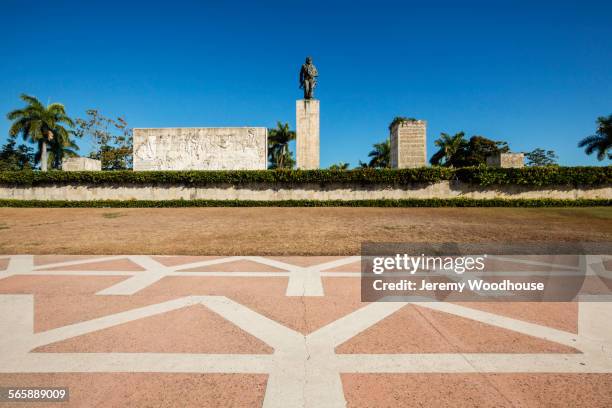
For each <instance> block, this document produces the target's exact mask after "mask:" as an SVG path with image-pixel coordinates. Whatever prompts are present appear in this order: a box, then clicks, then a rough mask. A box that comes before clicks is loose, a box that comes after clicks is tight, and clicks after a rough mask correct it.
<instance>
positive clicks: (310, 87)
mask: <svg viewBox="0 0 612 408" xmlns="http://www.w3.org/2000/svg"><path fill="white" fill-rule="evenodd" d="M318 76H319V72H317V67H315V66H314V64H313V63H312V58H310V57H306V63H304V64H302V69H301V70H300V88H302V89H304V99H312V98H314V89H315V87H316V86H317V77H318Z"/></svg>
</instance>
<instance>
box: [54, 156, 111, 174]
mask: <svg viewBox="0 0 612 408" xmlns="http://www.w3.org/2000/svg"><path fill="white" fill-rule="evenodd" d="M62 170H64V171H100V170H102V162H101V161H100V160H95V159H90V158H89V157H66V158H65V159H64V160H63V162H62Z"/></svg>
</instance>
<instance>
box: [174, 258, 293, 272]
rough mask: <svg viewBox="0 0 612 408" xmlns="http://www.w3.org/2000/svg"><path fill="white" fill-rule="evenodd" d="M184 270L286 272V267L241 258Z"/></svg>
mask: <svg viewBox="0 0 612 408" xmlns="http://www.w3.org/2000/svg"><path fill="white" fill-rule="evenodd" d="M182 271H183V272H242V271H245V272H286V270H285V269H281V268H277V267H274V266H270V265H264V264H262V263H259V262H255V261H249V260H240V261H233V262H227V263H222V264H214V265H208V266H198V267H195V268H191V269H183V270H182Z"/></svg>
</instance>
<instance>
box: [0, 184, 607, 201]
mask: <svg viewBox="0 0 612 408" xmlns="http://www.w3.org/2000/svg"><path fill="white" fill-rule="evenodd" d="M432 198H434V199H444V198H472V199H495V198H501V199H542V198H548V199H565V200H573V199H612V185H605V186H585V187H567V186H546V187H533V186H518V185H501V186H488V187H482V186H475V185H471V184H467V183H463V182H458V181H440V182H437V183H434V184H413V185H410V186H396V187H389V186H383V185H358V184H346V183H344V184H340V183H338V184H334V183H331V184H326V185H323V186H322V185H320V184H316V183H312V184H298V185H293V186H290V185H287V184H272V183H247V184H242V185H240V186H233V185H229V184H217V185H208V186H204V187H193V186H178V185H159V184H155V185H143V184H139V185H126V184H84V185H44V186H34V187H32V186H0V199H13V200H66V201H93V200H181V199H183V200H258V201H281V200H382V199H432Z"/></svg>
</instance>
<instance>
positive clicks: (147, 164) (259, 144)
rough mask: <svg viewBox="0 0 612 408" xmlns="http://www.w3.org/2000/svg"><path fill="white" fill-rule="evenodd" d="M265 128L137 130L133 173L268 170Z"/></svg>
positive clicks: (135, 131) (266, 131) (135, 132)
mask: <svg viewBox="0 0 612 408" xmlns="http://www.w3.org/2000/svg"><path fill="white" fill-rule="evenodd" d="M267 164H268V130H267V129H266V128H262V127H232V128H161V129H134V170H135V171H143V170H265V169H266V168H267Z"/></svg>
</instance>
